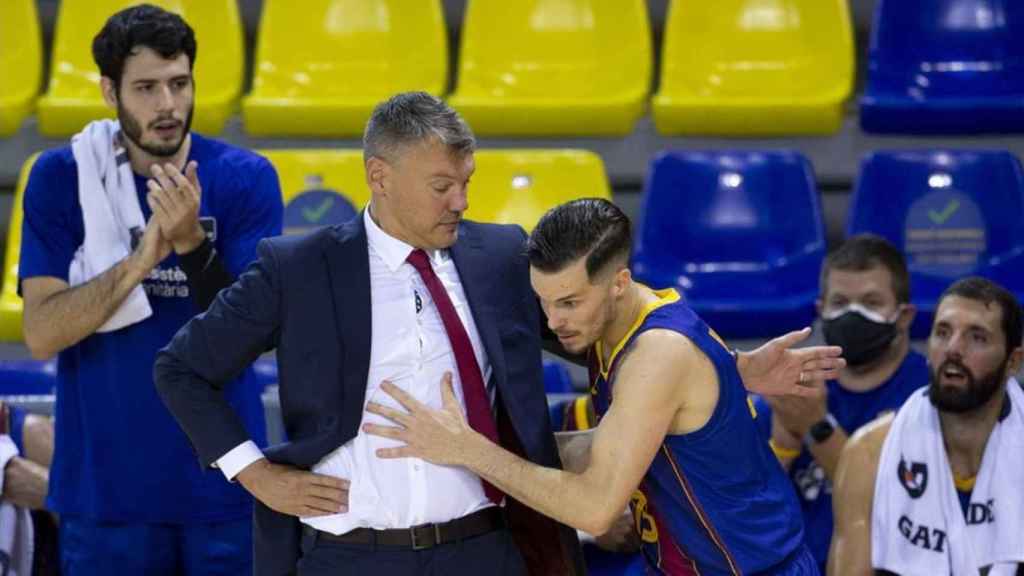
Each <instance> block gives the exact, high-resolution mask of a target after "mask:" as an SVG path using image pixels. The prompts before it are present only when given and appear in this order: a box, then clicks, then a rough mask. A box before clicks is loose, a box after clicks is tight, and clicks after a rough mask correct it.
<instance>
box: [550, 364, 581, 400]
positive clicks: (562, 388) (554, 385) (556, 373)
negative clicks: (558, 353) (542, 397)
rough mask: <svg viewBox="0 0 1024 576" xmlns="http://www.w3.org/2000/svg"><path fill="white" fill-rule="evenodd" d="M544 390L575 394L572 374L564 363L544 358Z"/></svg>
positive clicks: (551, 392)
mask: <svg viewBox="0 0 1024 576" xmlns="http://www.w3.org/2000/svg"><path fill="white" fill-rule="evenodd" d="M544 391H545V392H547V393H548V394H575V393H576V392H577V391H576V389H574V388H573V386H572V375H571V374H569V369H568V368H567V367H566V366H565V364H563V363H561V362H558V361H557V360H544Z"/></svg>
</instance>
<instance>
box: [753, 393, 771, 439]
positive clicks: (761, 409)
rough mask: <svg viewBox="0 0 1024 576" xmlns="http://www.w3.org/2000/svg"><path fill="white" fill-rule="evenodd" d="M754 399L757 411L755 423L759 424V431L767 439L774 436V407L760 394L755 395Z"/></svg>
mask: <svg viewBox="0 0 1024 576" xmlns="http://www.w3.org/2000/svg"><path fill="white" fill-rule="evenodd" d="M753 399H754V411H756V412H757V418H755V419H754V425H755V426H757V431H758V432H760V433H761V435H762V436H763V437H764V439H765V440H767V439H769V438H771V437H772V407H771V406H769V405H768V403H767V402H765V400H764V398H763V397H762V396H760V395H754V396H753Z"/></svg>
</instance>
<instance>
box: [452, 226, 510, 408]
mask: <svg viewBox="0 0 1024 576" xmlns="http://www.w3.org/2000/svg"><path fill="white" fill-rule="evenodd" d="M474 232H475V231H474V230H473V229H472V228H470V227H467V226H465V225H463V226H461V227H460V229H459V239H458V240H457V241H456V242H455V245H454V246H452V247H451V250H450V252H451V255H452V260H453V261H454V262H455V269H456V270H458V272H459V280H460V282H461V283H462V290H463V291H464V292H465V293H466V300H468V301H469V309H470V311H472V313H473V320H474V322H476V329H477V332H478V333H479V334H480V340H481V341H483V343H484V350H486V351H487V358H488V359H490V361H491V370H492V374H493V377H494V382H495V385H496V386H497V387H498V389H499V390H500V389H502V388H503V387H504V386H505V353H504V350H503V349H502V347H501V337H500V335H499V334H498V322H497V319H496V318H491V315H490V312H489V310H493V307H489V306H487V305H486V304H487V301H488V294H487V285H488V283H487V282H486V281H485V277H484V276H485V275H486V274H490V273H492V272H493V262H491V261H490V260H489V259H488V255H487V253H486V251H485V250H484V247H483V244H482V242H481V239H480V237H479V235H477V234H474Z"/></svg>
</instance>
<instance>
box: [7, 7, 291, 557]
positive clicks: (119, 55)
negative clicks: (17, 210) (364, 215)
mask: <svg viewBox="0 0 1024 576" xmlns="http://www.w3.org/2000/svg"><path fill="white" fill-rule="evenodd" d="M92 48H93V50H92V51H93V57H94V59H95V60H96V64H97V65H98V67H99V69H100V74H101V80H100V88H101V89H102V92H103V96H104V98H105V100H106V102H107V104H108V105H109V106H110V107H112V108H114V109H116V110H117V121H112V120H101V121H97V122H93V123H91V124H89V125H88V126H86V127H85V128H84V129H83V130H82V132H80V133H79V134H78V135H76V136H75V137H74V138H72V143H71V145H70V146H64V147H62V148H57V149H54V150H49V151H46V152H44V153H42V154H41V155H40V156H39V158H38V159H37V160H36V162H35V164H34V166H33V168H32V171H31V174H30V176H29V181H28V186H27V188H26V190H25V200H24V215H25V217H24V224H23V228H22V245H21V260H20V264H19V270H18V273H19V280H20V290H21V294H22V296H23V298H24V301H25V315H24V335H25V342H26V344H27V345H28V348H29V350H30V351H31V353H32V355H33V356H35V357H37V358H47V357H51V356H54V355H59V360H58V368H57V381H58V384H57V406H56V420H57V430H56V442H55V444H56V445H55V452H54V457H53V464H52V467H51V470H50V472H51V473H50V485H49V494H48V496H47V501H46V504H47V508H48V509H50V510H52V511H54V512H56V513H58V514H59V515H60V532H61V538H60V556H61V566H62V572H63V573H64V574H66V575H70V576H76V575H80V574H123V575H134V574H139V575H143V574H144V575H146V576H152V575H162V574H168V575H170V574H231V575H236V574H245V573H249V572H251V558H252V536H251V513H252V499H251V497H250V496H249V495H248V494H247V493H246V492H245V490H243V489H242V488H241V487H240V486H237V485H233V484H231V483H229V482H227V481H226V480H225V479H224V477H223V475H221V474H209V473H205V472H204V471H202V470H201V469H200V468H199V467H197V466H196V465H195V460H194V455H193V451H192V448H191V446H190V444H189V442H188V440H187V439H186V437H185V435H184V434H183V433H182V432H181V430H180V429H179V428H178V425H177V424H176V423H175V421H174V419H173V418H172V417H171V415H170V413H168V411H167V409H166V408H165V407H164V405H163V404H162V402H161V401H160V399H159V398H158V396H157V393H156V390H155V388H154V385H153V377H152V371H153V361H154V358H155V356H156V352H157V350H159V349H160V348H161V347H163V346H164V345H166V344H167V342H168V341H170V339H171V337H172V336H173V335H174V333H175V332H177V330H178V329H179V328H181V327H182V326H183V325H184V324H185V323H186V322H187V321H188V320H189V319H190V318H192V317H193V316H195V315H196V314H197V313H199V312H202V311H204V310H206V308H207V307H208V306H209V304H210V302H211V301H212V300H213V298H214V297H215V295H216V294H217V292H219V291H220V289H221V288H223V287H225V286H227V285H229V284H231V282H233V280H234V277H236V276H237V275H239V274H240V273H241V272H242V270H243V269H244V268H245V267H246V266H247V265H248V264H249V262H250V261H251V260H253V259H254V257H255V255H256V244H257V243H258V242H259V241H260V240H261V239H263V238H265V237H268V236H275V235H278V234H280V232H281V220H282V211H283V209H282V205H281V192H280V186H279V184H278V179H277V174H276V172H275V171H274V168H273V167H272V166H271V165H270V163H269V162H268V161H267V160H266V159H265V158H263V157H261V156H258V155H256V154H253V153H252V152H249V151H246V150H241V149H239V148H235V147H233V146H229V145H227V144H225V143H223V142H219V141H217V140H213V139H210V138H205V137H203V136H200V135H198V134H194V133H192V132H191V131H190V127H191V119H192V110H193V105H194V96H195V94H194V89H195V83H194V81H193V75H192V71H193V65H194V63H195V58H196V42H195V36H194V34H193V31H192V29H191V27H189V25H188V24H187V23H186V22H185V21H184V20H183V19H182V18H181V17H180V16H178V15H176V14H172V13H170V12H167V11H165V10H163V9H161V8H158V7H155V6H150V5H140V6H135V7H131V8H127V9H125V10H123V11H121V12H118V13H117V14H114V15H113V16H111V17H110V19H109V20H107V22H106V24H105V25H104V27H103V29H102V30H101V31H100V32H99V34H98V35H97V36H96V38H95V39H94V41H93V47H92ZM218 394H222V395H223V396H224V397H225V399H226V400H227V401H229V402H230V403H231V405H232V407H233V408H234V409H235V410H236V411H237V412H238V413H239V415H240V416H241V419H242V420H243V422H244V424H245V426H246V428H247V429H248V430H249V432H250V433H251V434H252V435H253V437H254V438H256V439H257V442H262V441H264V439H265V424H264V420H263V409H262V404H261V403H260V389H259V385H258V380H256V379H255V378H254V377H253V374H252V373H251V370H245V371H243V372H242V373H241V374H240V375H239V377H238V378H236V379H235V380H233V381H232V382H231V383H230V384H227V385H226V386H225V387H224V388H223V389H219V390H218Z"/></svg>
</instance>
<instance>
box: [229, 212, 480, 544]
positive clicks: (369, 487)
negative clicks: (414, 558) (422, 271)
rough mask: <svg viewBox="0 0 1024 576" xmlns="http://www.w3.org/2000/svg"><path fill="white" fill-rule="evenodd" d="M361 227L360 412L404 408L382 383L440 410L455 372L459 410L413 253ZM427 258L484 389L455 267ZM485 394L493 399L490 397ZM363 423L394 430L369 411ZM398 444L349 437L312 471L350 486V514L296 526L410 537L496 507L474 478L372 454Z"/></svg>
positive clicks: (369, 223) (244, 460)
mask: <svg viewBox="0 0 1024 576" xmlns="http://www.w3.org/2000/svg"><path fill="white" fill-rule="evenodd" d="M363 221H364V222H365V225H366V236H367V240H368V244H369V258H370V302H371V315H372V318H371V330H370V333H371V342H370V371H369V376H368V378H367V382H366V396H365V399H364V404H363V405H364V408H365V405H366V403H367V402H371V401H373V402H376V403H378V404H383V405H385V406H391V407H394V408H398V409H401V406H399V405H398V404H397V403H396V402H395V401H394V400H392V399H391V397H390V396H388V395H387V394H385V393H384V392H383V391H382V390H380V384H381V382H383V381H384V380H389V381H390V382H392V383H393V384H395V385H396V386H399V387H401V388H402V389H403V390H405V391H406V392H408V393H409V394H411V395H412V396H413V397H415V398H416V399H417V400H418V401H420V402H422V403H424V404H426V405H428V406H432V407H434V408H440V407H441V404H442V403H441V377H442V376H443V375H444V373H445V372H451V373H452V384H453V387H454V389H455V395H456V396H457V397H458V399H459V401H460V402H461V403H462V404H463V410H465V401H464V400H463V397H462V384H461V381H460V379H459V371H458V368H457V367H456V365H455V355H454V354H453V352H452V347H451V343H450V341H449V340H448V334H447V332H446V331H445V329H444V323H443V322H442V321H441V316H440V314H438V312H437V308H436V307H435V306H434V302H433V299H432V298H431V297H430V291H429V290H428V289H427V287H426V285H425V284H424V283H423V280H422V279H421V278H420V275H419V273H418V272H416V269H415V268H413V267H412V265H411V264H409V263H408V262H406V261H405V259H406V258H407V257H408V256H409V254H410V253H411V252H412V250H413V247H412V246H410V245H409V244H406V243H405V242H402V241H401V240H398V239H396V238H394V237H392V236H390V235H388V234H387V233H386V232H384V231H383V230H381V229H380V228H379V227H378V226H377V224H376V223H375V222H374V221H373V219H372V218H370V212H369V210H366V211H364V213H363ZM427 254H428V256H429V257H430V264H431V266H432V267H433V269H434V273H435V274H437V277H438V278H439V279H440V281H441V283H442V284H443V285H444V287H445V290H447V292H448V297H449V298H450V299H451V301H452V304H453V305H454V306H455V310H456V312H458V315H459V319H460V320H462V323H463V326H465V328H466V333H467V334H468V335H469V339H470V342H471V343H472V345H473V352H474V354H475V355H476V359H477V362H478V363H479V365H480V368H481V373H482V374H483V377H484V382H489V380H490V373H491V365H490V362H489V360H488V358H487V354H486V352H485V351H484V347H483V342H482V341H481V340H480V334H479V333H478V332H477V329H476V323H475V322H474V320H473V316H472V314H471V313H470V309H469V303H468V302H467V301H466V294H465V292H464V291H463V289H462V283H461V282H460V281H459V275H458V272H457V271H456V269H455V263H454V262H453V261H452V259H451V257H450V256H449V255H448V253H447V251H433V252H430V251H428V252H427ZM338 385H339V386H340V385H341V383H340V382H339V383H338ZM488 392H489V395H490V396H491V397H492V399H493V391H491V390H489V391H488ZM363 422H373V423H379V424H385V425H391V426H393V425H395V424H394V423H393V422H390V421H388V420H385V419H383V418H381V417H379V416H377V415H375V414H369V413H367V412H366V411H365V410H364V411H363ZM398 444H399V443H398V442H395V441H393V440H389V439H387V438H381V437H378V436H370V435H367V434H366V433H365V432H363V431H362V428H360V430H359V433H358V434H357V436H356V437H355V438H353V439H352V440H350V441H348V442H347V443H345V444H344V445H342V446H339V447H338V448H337V449H335V450H334V451H332V452H330V453H329V454H327V455H326V456H324V458H323V459H321V460H320V462H318V463H317V464H316V465H315V466H313V471H314V472H317V473H319V474H325V475H329V476H335V477H338V478H347V479H348V480H349V482H350V485H349V508H348V512H347V513H345V514H333V515H330V516H317V517H310V518H302V522H303V523H305V524H308V525H310V526H312V527H314V528H317V529H319V530H323V531H325V532H331V533H332V534H344V533H345V532H348V531H350V530H353V529H355V528H361V527H366V528H377V529H383V528H408V527H410V526H415V525H417V524H423V523H437V522H447V521H448V520H453V519H455V518H459V517H462V516H465V515H467V514H470V513H473V512H476V511H477V510H480V509H482V508H485V507H487V506H491V505H492V503H491V501H490V500H489V499H488V498H487V496H486V495H485V494H484V491H483V485H482V484H481V482H480V478H479V477H478V476H476V475H475V474H473V473H472V472H469V471H468V470H466V469H465V468H458V467H448V466H435V465H433V464H431V463H429V462H425V461H423V460H420V459H418V458H402V459H394V460H386V459H382V458H378V457H377V456H376V454H375V451H376V450H377V449H378V448H385V447H391V446H396V445H398ZM262 457H263V455H262V453H261V452H260V451H259V449H258V448H257V447H256V445H255V444H253V443H252V442H251V441H249V442H246V443H244V444H241V445H239V446H237V447H236V448H234V449H233V450H231V451H230V452H228V453H227V454H225V455H224V456H222V457H221V458H220V459H219V460H217V466H218V467H219V468H220V469H221V470H222V471H223V472H224V474H225V476H227V478H228V479H232V478H234V477H235V475H237V474H238V472H240V471H241V470H242V469H244V468H245V467H246V466H248V465H249V464H251V463H253V462H255V461H256V460H258V459H260V458H262Z"/></svg>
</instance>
